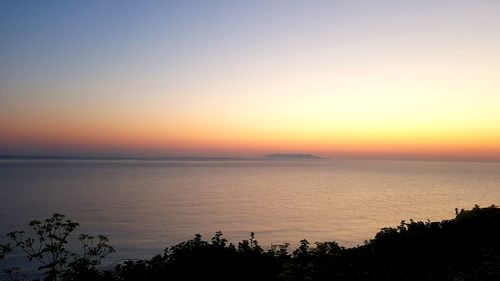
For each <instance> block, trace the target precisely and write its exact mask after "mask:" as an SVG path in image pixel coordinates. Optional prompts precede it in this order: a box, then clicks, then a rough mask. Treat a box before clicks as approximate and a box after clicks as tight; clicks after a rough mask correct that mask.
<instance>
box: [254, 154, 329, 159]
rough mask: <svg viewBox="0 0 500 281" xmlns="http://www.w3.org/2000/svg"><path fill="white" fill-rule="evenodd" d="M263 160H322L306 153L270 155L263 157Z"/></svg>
mask: <svg viewBox="0 0 500 281" xmlns="http://www.w3.org/2000/svg"><path fill="white" fill-rule="evenodd" d="M264 158H267V159H322V158H321V157H318V156H316V155H312V154H306V153H298V154H290V153H272V154H267V155H264Z"/></svg>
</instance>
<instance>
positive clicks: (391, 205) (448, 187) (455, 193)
mask: <svg viewBox="0 0 500 281" xmlns="http://www.w3.org/2000/svg"><path fill="white" fill-rule="evenodd" d="M0 192H1V193H0V243H1V242H6V241H7V237H6V236H5V233H7V232H9V231H13V230H29V226H28V223H29V222H30V221H31V220H34V219H37V220H43V219H45V218H48V217H50V216H51V215H52V214H53V213H61V214H64V215H66V216H67V218H69V219H71V220H73V221H75V222H78V223H79V224H80V226H79V228H78V229H77V230H76V233H88V234H94V235H95V234H102V235H105V236H107V237H108V238H109V239H110V244H111V245H113V246H114V248H115V249H116V253H114V254H113V255H112V257H111V258H112V259H114V260H122V259H142V258H149V257H151V256H153V255H155V254H158V253H162V252H163V250H164V249H165V248H167V247H170V246H173V245H175V244H177V243H179V242H182V241H186V240H188V239H191V238H193V237H194V235H195V234H197V233H199V234H201V235H202V237H203V238H205V239H208V240H209V239H210V238H211V237H212V235H213V234H214V233H215V232H216V231H222V233H223V234H224V236H225V237H226V239H228V240H229V241H230V242H233V243H235V244H237V243H238V241H241V240H242V239H248V238H249V237H250V233H251V232H254V233H255V238H256V239H257V241H258V242H259V244H260V245H261V246H262V247H263V248H269V247H271V245H273V244H282V243H285V242H288V243H290V244H291V247H293V246H294V245H297V243H298V242H299V241H300V240H301V239H307V240H308V241H310V242H311V243H312V242H315V241H337V242H338V243H339V244H341V245H342V246H345V247H352V246H356V245H360V244H363V243H364V242H365V241H366V240H370V239H372V238H373V237H374V235H375V234H376V233H377V232H378V231H379V230H380V229H381V228H383V227H388V226H397V225H399V224H400V222H401V221H402V220H406V221H408V220H410V219H413V220H424V221H427V220H430V221H438V220H444V219H452V218H453V217H454V215H455V209H456V208H458V209H461V208H465V209H470V208H472V207H473V206H474V205H475V204H477V205H480V206H489V205H492V204H499V203H500V163H480V162H439V161H396V160H345V159H316V160H270V159H215V160H214V159H208V160H207V159H201V160H196V159H188V160H186V159H184V160H183V159H174V160H168V159H167V160H147V159H146V160H144V159H4V160H0Z"/></svg>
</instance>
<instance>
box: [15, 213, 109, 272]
mask: <svg viewBox="0 0 500 281" xmlns="http://www.w3.org/2000/svg"><path fill="white" fill-rule="evenodd" d="M29 226H30V227H31V228H32V231H33V233H32V235H28V233H26V232H25V231H13V232H10V233H8V234H7V236H8V237H9V238H10V239H11V240H12V241H13V243H14V244H13V247H14V248H18V249H21V250H22V251H23V252H24V253H25V254H26V255H27V258H28V260H29V261H36V262H38V263H39V264H40V266H39V267H38V270H39V271H41V273H42V275H43V279H44V280H54V281H55V280H90V279H89V278H91V277H92V276H94V275H98V272H97V270H96V266H97V265H98V264H100V262H101V260H102V259H103V258H105V257H106V256H107V255H108V254H110V253H112V252H113V251H114V249H113V247H111V246H110V245H109V243H108V242H109V241H108V238H106V237H105V236H101V235H100V236H98V237H93V236H89V235H86V234H81V235H80V236H79V237H78V238H77V239H78V240H79V242H80V243H81V250H82V252H81V253H76V252H71V251H69V250H68V249H67V244H68V242H69V241H70V240H69V239H70V238H71V235H72V234H73V232H74V230H75V229H76V228H77V227H78V223H76V222H73V221H71V220H68V219H65V216H64V215H61V214H57V213H56V214H54V215H52V217H50V218H48V219H46V220H44V221H43V222H41V221H37V220H34V221H31V222H30V223H29ZM9 250H10V249H9ZM13 272H14V269H10V270H8V272H7V273H9V275H11V274H12V273H13Z"/></svg>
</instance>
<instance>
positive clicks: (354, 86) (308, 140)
mask: <svg viewBox="0 0 500 281" xmlns="http://www.w3.org/2000/svg"><path fill="white" fill-rule="evenodd" d="M499 15H500V1H497V0H491V1H472V0H471V1H459V0H454V1H434V0H433V1H368V0H367V1H245V2H243V1H177V2H167V1H130V2H128V1H15V0H13V1H1V2H0V154H113V155H114V154H120V155H145V156H193V155H201V156H255V155H261V154H263V153H270V152H307V153H317V154H320V155H323V156H357V157H373V156H380V157H420V158H456V159H485V160H495V159H496V160H499V159H500V16H499Z"/></svg>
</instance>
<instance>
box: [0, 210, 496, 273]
mask: <svg viewBox="0 0 500 281" xmlns="http://www.w3.org/2000/svg"><path fill="white" fill-rule="evenodd" d="M30 226H31V228H32V230H34V234H32V235H31V236H29V235H27V233H24V232H19V231H17V232H11V233H9V234H8V237H9V239H10V241H11V242H10V243H9V244H3V245H0V259H2V258H3V257H4V256H5V255H8V254H9V252H10V251H12V250H13V249H15V248H17V249H20V250H22V251H24V252H25V253H26V255H27V257H28V259H29V260H30V261H33V262H37V263H38V264H39V265H40V267H39V268H38V269H39V271H40V273H41V275H40V276H42V279H43V280H102V281H105V280H106V281H107V280H109V281H128V280H131V281H132V280H134V281H140V280H144V281H146V280H221V281H222V280H360V281H361V280H363V281H367V280H398V281H402V280H439V281H446V280H457V281H458V280H464V281H465V280H471V281H473V280H500V208H497V207H495V206H490V207H486V208H480V207H479V206H475V207H474V208H473V209H471V210H456V217H455V218H454V219H452V220H445V221H441V222H421V221H418V222H417V221H412V220H410V221H409V222H404V221H403V222H401V224H400V225H399V226H398V227H394V228H392V227H390V228H383V229H382V230H381V231H380V232H379V233H377V234H376V236H375V238H374V239H372V240H370V241H367V242H365V244H363V245H361V246H357V247H353V248H344V247H341V246H339V245H338V244H337V243H336V242H320V243H315V244H314V245H311V244H310V243H309V242H308V241H307V240H302V241H300V245H299V246H298V248H297V249H294V250H291V249H288V245H287V244H285V245H274V246H272V247H271V249H268V250H264V249H263V248H262V247H261V246H259V243H258V242H257V241H256V240H255V237H254V234H253V233H252V234H251V236H250V238H249V239H247V240H243V241H241V242H239V243H238V244H237V245H234V244H231V243H228V241H227V240H226V239H225V238H224V237H223V235H222V233H221V232H216V233H215V235H214V236H213V237H212V239H211V240H210V241H205V240H203V239H202V237H201V236H200V235H196V236H195V237H194V238H193V239H191V240H188V241H186V242H183V243H180V244H178V245H175V246H173V247H169V248H167V249H165V251H164V252H163V253H162V254H159V255H156V256H154V257H152V258H151V259H149V260H138V261H125V262H122V263H120V264H118V265H116V266H115V267H114V268H111V269H108V270H104V269H102V268H100V267H99V264H100V263H101V261H102V259H104V258H105V257H106V256H108V255H109V254H110V253H112V252H113V251H114V250H113V248H112V247H111V246H110V245H109V244H108V239H107V238H106V237H104V236H98V237H92V236H88V235H80V236H79V237H78V239H79V241H80V243H81V246H82V247H81V251H80V252H78V253H75V252H70V251H69V250H68V249H66V247H67V246H66V245H67V244H68V243H69V241H70V239H71V237H72V236H71V234H72V233H73V231H74V230H75V229H76V227H77V226H78V224H77V223H74V222H72V221H70V220H67V219H66V218H65V217H64V216H63V215H59V214H55V215H54V216H53V217H52V218H49V219H47V220H45V221H44V222H39V221H33V222H32V223H31V224H30ZM0 263H1V261H0ZM0 265H1V264H0ZM17 272H18V269H15V268H11V269H6V270H4V274H5V276H6V277H7V278H9V279H7V280H23V277H22V276H20V275H19V274H18V273H17Z"/></svg>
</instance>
